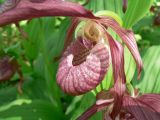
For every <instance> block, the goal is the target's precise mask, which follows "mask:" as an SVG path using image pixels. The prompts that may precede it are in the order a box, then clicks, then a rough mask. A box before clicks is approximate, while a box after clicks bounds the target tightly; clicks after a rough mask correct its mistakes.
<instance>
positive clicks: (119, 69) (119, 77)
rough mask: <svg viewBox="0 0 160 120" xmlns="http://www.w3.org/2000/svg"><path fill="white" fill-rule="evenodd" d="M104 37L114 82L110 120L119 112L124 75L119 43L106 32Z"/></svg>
mask: <svg viewBox="0 0 160 120" xmlns="http://www.w3.org/2000/svg"><path fill="white" fill-rule="evenodd" d="M106 37H107V39H108V42H109V45H110V50H111V56H112V67H113V75H114V81H115V85H114V90H113V92H114V98H115V100H114V107H113V111H112V113H111V117H112V119H115V117H116V116H117V115H118V113H119V112H120V110H121V106H122V99H123V94H124V92H125V82H126V77H125V73H124V49H123V46H122V45H121V43H119V42H118V41H115V40H114V39H113V38H112V36H111V35H109V34H108V33H107V32H106Z"/></svg>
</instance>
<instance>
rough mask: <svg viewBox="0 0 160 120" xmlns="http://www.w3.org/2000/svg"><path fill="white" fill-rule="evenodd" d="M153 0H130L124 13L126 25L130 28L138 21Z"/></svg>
mask: <svg viewBox="0 0 160 120" xmlns="http://www.w3.org/2000/svg"><path fill="white" fill-rule="evenodd" d="M152 3H153V0H129V1H128V8H127V11H126V13H125V15H124V18H123V19H124V27H126V28H130V27H132V26H133V25H134V24H135V23H136V22H138V21H139V20H140V19H141V18H143V17H144V15H145V14H146V13H147V12H148V10H149V9H150V6H151V5H152Z"/></svg>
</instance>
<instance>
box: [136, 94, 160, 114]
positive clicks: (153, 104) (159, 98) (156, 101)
mask: <svg viewBox="0 0 160 120" xmlns="http://www.w3.org/2000/svg"><path fill="white" fill-rule="evenodd" d="M138 100H139V101H140V102H142V103H143V104H146V105H147V106H149V107H150V108H152V109H153V110H154V111H156V112H159V113H160V94H145V95H142V96H141V97H139V98H138Z"/></svg>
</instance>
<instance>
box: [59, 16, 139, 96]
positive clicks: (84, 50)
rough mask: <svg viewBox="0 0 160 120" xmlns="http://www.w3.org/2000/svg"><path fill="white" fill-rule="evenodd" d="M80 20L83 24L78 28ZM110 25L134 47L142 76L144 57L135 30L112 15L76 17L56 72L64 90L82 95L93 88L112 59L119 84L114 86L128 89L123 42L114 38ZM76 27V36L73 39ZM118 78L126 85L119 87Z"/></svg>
mask: <svg viewBox="0 0 160 120" xmlns="http://www.w3.org/2000/svg"><path fill="white" fill-rule="evenodd" d="M81 21H83V24H82V23H80V22H81ZM78 23H80V24H82V25H81V26H80V27H78V28H77V29H78V30H77V29H76V27H77V26H78ZM108 28H111V29H112V30H113V31H115V32H116V33H117V35H119V37H120V38H121V39H122V41H123V42H124V43H125V44H126V46H127V47H128V49H129V50H130V51H131V53H132V55H133V57H134V59H135V61H136V63H137V66H138V74H139V76H140V72H141V69H142V60H141V57H140V54H139V51H138V47H137V44H136V41H135V38H134V34H133V33H132V31H130V30H125V29H124V28H122V27H121V25H120V24H119V22H117V21H116V20H115V19H114V17H110V16H107V17H105V16H99V17H98V18H97V19H96V18H95V19H86V18H85V19H84V18H73V20H72V24H71V26H70V28H69V30H68V33H67V37H66V41H65V47H64V53H63V55H62V58H61V61H60V65H59V69H58V73H57V82H58V84H59V86H60V87H61V88H62V89H63V91H64V92H66V93H68V94H71V95H80V94H83V93H86V92H88V91H90V90H92V89H94V88H95V87H96V86H97V85H98V84H99V83H100V82H101V81H102V80H103V78H104V76H105V74H106V73H107V70H108V68H109V63H110V61H112V67H113V72H114V81H115V85H117V87H115V88H116V89H117V88H118V89H120V92H122V91H121V89H124V90H125V85H123V84H125V73H124V51H123V46H122V45H121V43H120V42H118V41H116V40H114V38H113V37H112V36H111V35H110V33H109V32H108ZM75 29H76V30H77V33H76V40H75V41H74V42H73V43H71V41H72V36H73V33H74V31H75ZM70 43H71V44H70ZM68 45H69V46H68ZM67 46H68V47H67ZM121 80H123V81H121ZM119 81H121V82H122V86H123V87H124V88H121V87H120V88H119V84H121V82H120V83H119ZM117 91H118V90H117ZM119 94H122V93H119Z"/></svg>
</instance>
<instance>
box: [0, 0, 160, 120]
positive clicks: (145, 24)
mask: <svg viewBox="0 0 160 120" xmlns="http://www.w3.org/2000/svg"><path fill="white" fill-rule="evenodd" d="M73 1H76V2H80V3H84V0H73ZM152 1H153V0H129V4H128V8H127V11H126V13H123V12H122V0H92V1H91V2H90V3H89V4H87V5H86V8H88V9H90V10H92V11H93V12H97V11H99V10H110V11H113V12H115V13H117V14H118V15H119V16H120V17H121V18H123V23H124V24H123V26H124V27H125V28H132V27H133V25H134V27H133V30H134V31H135V33H136V34H137V35H139V36H140V40H139V41H138V45H139V49H140V51H141V55H142V58H143V62H144V71H143V74H142V77H141V80H140V81H137V75H136V73H137V72H136V66H135V62H134V60H133V57H132V56H131V54H130V52H129V51H128V49H127V48H126V47H125V72H126V76H127V82H128V83H130V82H132V83H133V85H134V86H135V87H137V88H139V89H140V90H141V91H142V92H143V93H146V92H147V93H148V92H149V93H151V92H154V93H160V89H159V86H160V82H159V80H160V75H159V73H160V69H159V68H160V63H159V61H160V57H159V53H160V49H159V43H160V42H159V35H160V32H159V31H160V28H159V27H156V26H153V24H152V23H153V20H154V16H153V15H151V14H149V15H146V13H148V10H149V8H150V6H151V4H152ZM142 5H143V7H142ZM145 15H146V17H144V16H145ZM143 17H144V18H143ZM141 18H143V19H142V20H141V21H139V20H140V19H141ZM138 21H139V22H138ZM137 22H138V23H137ZM69 25H70V19H68V18H63V17H46V18H39V19H33V20H30V21H29V22H26V21H23V22H21V23H20V26H21V27H22V28H23V30H24V31H25V32H26V33H27V34H28V37H27V38H24V37H23V36H22V35H21V34H20V33H19V31H18V30H17V28H16V27H15V25H8V26H5V27H3V28H0V52H1V51H3V52H5V54H10V55H11V56H13V57H15V58H16V59H17V60H18V63H19V64H20V66H21V70H22V72H23V76H24V83H23V94H22V95H20V94H19V93H18V92H17V84H18V83H17V82H18V78H17V77H15V76H14V77H13V78H12V80H11V81H8V82H6V83H0V120H53V119H56V120H62V119H64V120H70V119H71V120H75V119H76V118H77V117H78V116H80V115H81V114H82V113H83V112H84V111H85V110H86V109H87V108H88V107H89V106H91V105H92V104H93V103H94V102H95V100H96V98H95V94H93V93H92V92H89V93H87V94H85V95H82V96H78V97H71V96H69V95H66V94H64V93H63V92H62V91H61V90H60V89H59V87H58V86H57V83H56V72H57V67H58V62H55V61H54V60H53V59H54V58H55V57H56V56H58V55H59V54H60V53H61V51H62V49H63V45H64V39H65V36H66V31H67V28H68V27H69ZM113 36H114V37H115V38H117V39H119V38H118V37H117V36H116V35H115V33H113ZM156 45H157V46H156ZM112 74H113V73H112V67H110V70H109V72H108V73H107V74H106V77H105V79H104V80H103V82H102V84H101V85H99V86H98V87H97V91H100V90H101V89H109V88H110V87H112V85H113V83H112V82H113V75H112ZM133 76H134V77H133ZM132 79H133V81H131V80H132ZM101 115H102V113H101V112H100V113H97V114H96V115H95V116H93V117H92V118H91V120H98V119H100V118H101V117H102V116H101Z"/></svg>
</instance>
